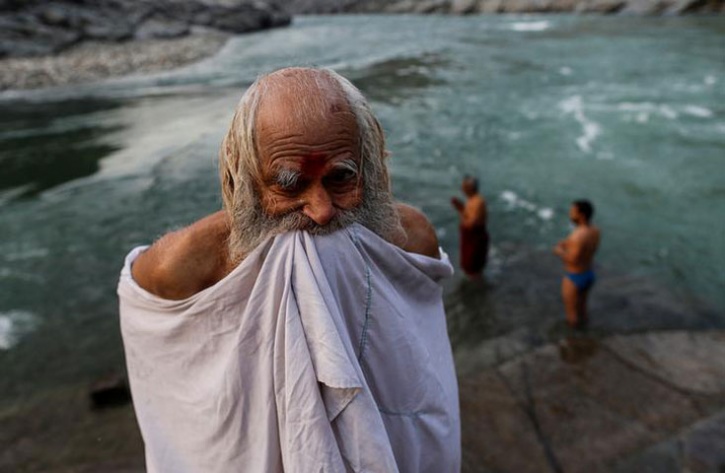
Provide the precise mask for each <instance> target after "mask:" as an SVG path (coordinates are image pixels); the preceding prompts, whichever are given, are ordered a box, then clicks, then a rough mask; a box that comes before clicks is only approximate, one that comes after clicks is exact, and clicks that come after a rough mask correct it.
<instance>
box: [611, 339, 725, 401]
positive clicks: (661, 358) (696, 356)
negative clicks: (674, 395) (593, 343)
mask: <svg viewBox="0 0 725 473" xmlns="http://www.w3.org/2000/svg"><path fill="white" fill-rule="evenodd" d="M605 344H606V346H607V347H609V348H610V349H611V350H612V351H613V352H615V353H616V354H617V356H619V357H621V358H622V359H623V360H624V361H625V362H627V363H629V364H631V366H633V367H635V368H636V369H639V370H641V371H642V372H643V373H647V374H649V375H650V376H652V377H653V378H656V379H660V380H663V381H666V382H667V383H669V384H671V385H672V386H673V387H675V388H676V389H681V390H683V391H686V392H693V393H698V394H705V395H722V396H724V397H725V334H723V333H722V332H705V333H697V334H696V335H693V334H692V333H690V332H669V333H660V334H645V335H632V336H616V337H612V338H611V339H609V340H608V341H607V342H606V343H605Z"/></svg>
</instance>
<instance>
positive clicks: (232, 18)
mask: <svg viewBox="0 0 725 473" xmlns="http://www.w3.org/2000/svg"><path fill="white" fill-rule="evenodd" d="M289 22H290V15H289V14H288V13H287V12H286V11H284V10H282V9H281V8H279V7H278V6H277V5H276V4H275V3H273V2H266V3H265V2H261V1H251V0H235V1H230V0H226V1H219V0H217V1H214V2H213V3H212V2H211V1H206V2H205V1H202V0H54V1H51V2H48V1H41V0H0V57H22V56H42V55H49V54H56V53H58V52H60V51H62V50H65V49H67V48H69V47H71V46H74V45H77V44H79V43H82V42H86V41H95V42H114V43H116V42H126V41H129V40H153V39H169V38H180V37H183V36H187V35H189V34H191V33H194V32H199V31H209V30H214V31H222V32H228V33H244V32H248V31H253V30H259V29H264V28H270V27H274V26H282V25H287V24H289Z"/></svg>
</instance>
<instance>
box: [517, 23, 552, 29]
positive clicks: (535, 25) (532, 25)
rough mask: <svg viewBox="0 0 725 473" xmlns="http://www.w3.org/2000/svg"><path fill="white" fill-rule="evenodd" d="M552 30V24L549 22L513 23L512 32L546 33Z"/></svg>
mask: <svg viewBox="0 0 725 473" xmlns="http://www.w3.org/2000/svg"><path fill="white" fill-rule="evenodd" d="M549 28H551V23H549V22H548V21H526V22H516V23H511V30H513V31H545V30H548V29H549Z"/></svg>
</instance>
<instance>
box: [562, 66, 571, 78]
mask: <svg viewBox="0 0 725 473" xmlns="http://www.w3.org/2000/svg"><path fill="white" fill-rule="evenodd" d="M571 73H572V70H571V67H562V68H561V69H559V74H561V75H562V76H570V75H571Z"/></svg>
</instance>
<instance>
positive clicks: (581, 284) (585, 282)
mask: <svg viewBox="0 0 725 473" xmlns="http://www.w3.org/2000/svg"><path fill="white" fill-rule="evenodd" d="M566 277H567V278H569V279H570V280H571V282H573V283H574V285H575V286H576V288H577V290H578V291H579V292H582V291H586V290H587V289H589V288H591V287H592V286H593V285H594V282H595V281H596V280H597V278H596V276H595V275H594V271H592V270H591V269H590V270H589V271H584V272H583V273H566Z"/></svg>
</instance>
